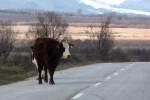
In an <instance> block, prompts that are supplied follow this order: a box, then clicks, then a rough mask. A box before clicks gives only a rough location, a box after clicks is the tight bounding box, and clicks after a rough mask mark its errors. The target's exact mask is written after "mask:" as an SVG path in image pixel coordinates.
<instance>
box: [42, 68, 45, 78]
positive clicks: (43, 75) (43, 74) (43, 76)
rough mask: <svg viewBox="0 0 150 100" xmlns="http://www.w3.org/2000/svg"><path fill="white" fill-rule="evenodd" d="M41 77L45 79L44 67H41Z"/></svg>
mask: <svg viewBox="0 0 150 100" xmlns="http://www.w3.org/2000/svg"><path fill="white" fill-rule="evenodd" d="M41 77H42V79H45V69H42V72H41Z"/></svg>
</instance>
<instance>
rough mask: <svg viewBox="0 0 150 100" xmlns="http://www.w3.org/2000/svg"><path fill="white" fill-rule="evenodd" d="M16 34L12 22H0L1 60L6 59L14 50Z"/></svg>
mask: <svg viewBox="0 0 150 100" xmlns="http://www.w3.org/2000/svg"><path fill="white" fill-rule="evenodd" d="M14 36H15V32H14V29H13V24H12V22H3V21H0V59H6V58H7V57H8V55H9V54H10V52H11V51H12V50H13V48H14V42H15V39H14Z"/></svg>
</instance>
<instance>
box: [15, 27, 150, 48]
mask: <svg viewBox="0 0 150 100" xmlns="http://www.w3.org/2000/svg"><path fill="white" fill-rule="evenodd" d="M28 28H29V26H27V25H26V26H25V25H20V26H17V27H16V28H15V30H16V31H18V32H19V33H20V34H18V35H17V37H16V38H17V40H18V42H17V43H18V45H19V43H20V41H22V40H27V38H26V36H25V33H26V32H27V30H28ZM85 30H87V28H86V27H79V26H70V27H69V28H68V30H67V31H68V32H67V34H66V36H69V37H70V38H72V39H80V40H85V39H89V37H88V36H87V34H85ZM96 30H97V29H96ZM112 32H113V35H114V37H115V46H116V47H119V48H127V47H129V48H146V49H147V48H149V49H150V29H138V28H112ZM20 45H21V44H20Z"/></svg>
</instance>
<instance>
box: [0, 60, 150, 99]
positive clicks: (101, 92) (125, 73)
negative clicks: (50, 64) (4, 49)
mask: <svg viewBox="0 0 150 100" xmlns="http://www.w3.org/2000/svg"><path fill="white" fill-rule="evenodd" d="M54 81H55V83H56V84H55V85H49V84H48V83H44V82H43V84H42V85H39V84H38V81H37V80H36V77H32V78H29V79H27V80H25V81H22V82H17V83H14V84H9V85H4V86H0V100H150V63H149V62H133V63H132V62H130V63H103V64H93V65H87V66H82V67H77V68H71V69H67V70H63V71H57V72H56V73H55V75H54Z"/></svg>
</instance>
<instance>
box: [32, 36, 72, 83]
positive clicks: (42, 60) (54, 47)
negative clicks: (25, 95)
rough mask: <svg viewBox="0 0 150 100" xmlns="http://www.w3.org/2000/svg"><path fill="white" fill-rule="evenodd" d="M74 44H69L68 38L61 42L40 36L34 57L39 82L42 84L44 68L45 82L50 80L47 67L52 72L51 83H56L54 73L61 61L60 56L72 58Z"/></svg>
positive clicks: (34, 47) (35, 45)
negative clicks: (71, 52) (70, 50)
mask: <svg viewBox="0 0 150 100" xmlns="http://www.w3.org/2000/svg"><path fill="white" fill-rule="evenodd" d="M73 47H74V45H73V44H69V43H68V41H67V40H63V41H61V42H59V41H56V40H54V39H51V38H38V39H36V41H35V44H34V46H33V53H34V57H35V59H36V62H37V66H38V77H39V84H42V79H41V71H42V69H43V68H44V71H45V77H44V80H45V82H48V77H47V69H48V71H49V74H50V81H49V83H50V84H55V82H54V80H53V75H54V72H55V69H56V67H57V65H58V63H59V60H60V58H70V57H71V54H70V52H69V49H70V48H73Z"/></svg>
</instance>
